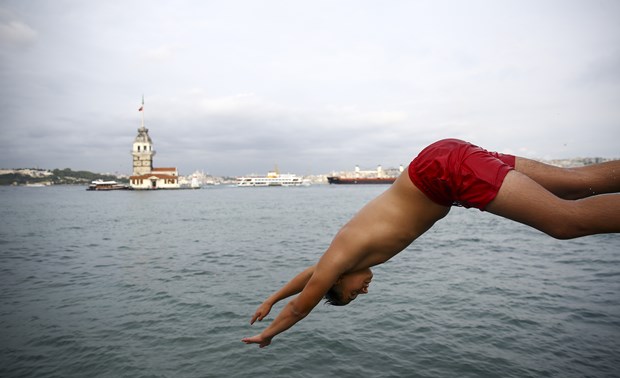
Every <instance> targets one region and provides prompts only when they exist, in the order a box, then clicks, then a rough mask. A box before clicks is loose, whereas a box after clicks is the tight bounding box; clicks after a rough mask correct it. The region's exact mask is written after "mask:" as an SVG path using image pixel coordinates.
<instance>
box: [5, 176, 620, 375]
mask: <svg viewBox="0 0 620 378" xmlns="http://www.w3.org/2000/svg"><path fill="white" fill-rule="evenodd" d="M386 188H387V186H352V187H346V186H326V185H321V186H312V187H303V188H253V189H251V188H244V189H242V188H234V187H214V188H208V189H202V190H180V191H153V192H138V191H116V192H87V191H85V190H84V189H85V188H83V187H71V186H68V187H47V188H25V187H3V188H0V216H1V221H0V222H1V223H0V280H1V282H0V376H1V377H256V376H266V377H614V376H615V377H617V376H618V375H619V374H620V235H596V236H590V237H585V238H580V239H575V240H569V241H559V240H554V239H552V238H550V237H548V236H546V235H544V234H542V233H540V232H538V231H536V230H533V229H530V228H528V227H526V226H523V225H521V224H517V223H514V222H510V221H507V220H504V219H501V218H499V217H496V216H493V215H491V214H487V213H482V212H480V211H478V210H465V209H460V208H454V209H453V210H452V211H451V212H450V214H449V215H448V216H447V217H446V218H444V219H443V220H441V221H440V222H438V223H437V224H436V225H435V227H433V228H432V229H431V230H430V231H429V232H427V233H426V234H425V235H423V236H422V237H421V238H420V239H418V240H417V241H415V242H414V243H413V244H412V245H411V246H410V247H409V248H407V249H406V250H405V251H403V252H402V253H400V254H399V255H397V256H396V257H395V258H393V259H392V260H391V261H389V262H388V263H386V264H383V265H381V266H377V267H376V268H374V273H375V278H374V279H373V283H372V284H371V287H370V293H369V294H368V295H364V296H361V297H360V298H359V299H358V300H356V301H354V302H353V303H352V304H351V305H349V306H346V307H332V306H328V305H323V304H320V305H318V306H317V307H316V308H315V310H314V311H313V312H312V313H311V314H310V315H309V316H308V317H307V318H306V319H304V320H303V321H302V322H300V323H299V324H298V325H296V326H295V327H293V328H292V329H291V330H289V331H287V332H285V333H283V334H281V335H279V336H278V337H276V338H274V340H273V343H272V345H271V346H269V347H268V348H265V349H259V348H258V347H257V346H256V345H245V344H243V343H242V342H241V338H243V337H246V336H251V335H254V334H256V333H258V332H260V331H261V330H262V329H263V328H264V327H265V326H266V325H267V324H268V323H269V321H270V320H271V319H273V317H274V316H275V315H276V314H277V313H278V311H279V310H280V309H281V308H282V306H283V305H284V303H285V302H283V303H279V304H278V305H276V306H274V309H273V310H272V313H271V314H270V315H269V317H268V318H267V319H265V320H264V321H263V322H262V323H258V322H257V323H256V324H254V325H253V326H250V325H249V320H250V317H251V315H252V314H253V313H254V310H255V309H256V307H257V306H258V305H259V304H260V303H261V302H262V301H263V300H264V299H265V298H267V297H268V296H269V295H270V294H271V293H273V292H274V291H275V290H277V289H279V288H280V287H281V286H282V285H283V284H284V283H286V282H287V281H288V280H289V279H290V278H292V277H293V276H294V275H295V274H297V273H298V272H299V271H301V270H302V269H304V268H305V267H307V266H309V265H311V264H313V263H314V262H316V261H317V259H318V258H319V257H320V255H321V254H322V252H323V251H324V249H325V247H326V246H327V245H328V244H329V242H330V241H331V238H332V237H333V235H334V234H335V233H336V232H337V231H338V229H339V228H340V227H341V226H342V225H343V224H344V223H345V222H346V221H347V220H348V219H349V218H350V217H351V216H352V215H354V214H355V212H356V211H357V210H358V209H359V208H360V207H362V206H363V205H364V204H365V203H366V202H367V201H369V200H370V199H372V198H373V197H375V196H376V195H378V194H379V193H381V192H382V191H383V190H385V189H386Z"/></svg>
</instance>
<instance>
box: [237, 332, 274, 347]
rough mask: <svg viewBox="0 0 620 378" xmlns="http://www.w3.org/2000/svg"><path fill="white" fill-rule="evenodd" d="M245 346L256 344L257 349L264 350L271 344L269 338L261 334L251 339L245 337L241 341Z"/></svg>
mask: <svg viewBox="0 0 620 378" xmlns="http://www.w3.org/2000/svg"><path fill="white" fill-rule="evenodd" d="M241 341H243V342H244V343H246V344H258V346H259V347H261V348H264V347H266V346H267V345H269V344H271V337H263V335H262V334H258V335H256V336H252V337H246V338H244V339H241Z"/></svg>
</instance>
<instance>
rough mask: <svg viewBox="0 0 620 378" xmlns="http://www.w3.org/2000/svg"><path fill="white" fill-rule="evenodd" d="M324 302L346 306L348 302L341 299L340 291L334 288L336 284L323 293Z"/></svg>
mask: <svg viewBox="0 0 620 378" xmlns="http://www.w3.org/2000/svg"><path fill="white" fill-rule="evenodd" d="M325 303H326V304H330V305H332V306H346V305H347V304H348V302H345V301H343V300H342V293H341V292H340V290H338V289H336V285H334V286H332V287H331V288H330V289H329V290H328V291H327V293H325Z"/></svg>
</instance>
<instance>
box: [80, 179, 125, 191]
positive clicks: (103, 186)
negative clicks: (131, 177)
mask: <svg viewBox="0 0 620 378" xmlns="http://www.w3.org/2000/svg"><path fill="white" fill-rule="evenodd" d="M132 189H133V188H132V187H130V186H127V185H123V184H119V183H117V182H116V181H103V180H95V181H93V182H91V184H90V185H89V186H88V188H86V190H132Z"/></svg>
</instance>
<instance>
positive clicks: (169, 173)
mask: <svg viewBox="0 0 620 378" xmlns="http://www.w3.org/2000/svg"><path fill="white" fill-rule="evenodd" d="M138 111H139V112H141V113H142V125H141V127H140V128H139V129H138V135H137V136H136V139H134V142H133V148H132V149H131V155H132V156H133V175H131V176H130V177H129V185H130V186H131V187H132V188H133V189H145V190H146V189H179V188H180V185H179V172H178V171H177V169H176V168H155V167H153V156H155V150H154V149H153V141H152V140H151V137H150V136H149V129H147V128H146V127H144V97H143V98H142V106H141V107H140V109H138Z"/></svg>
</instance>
